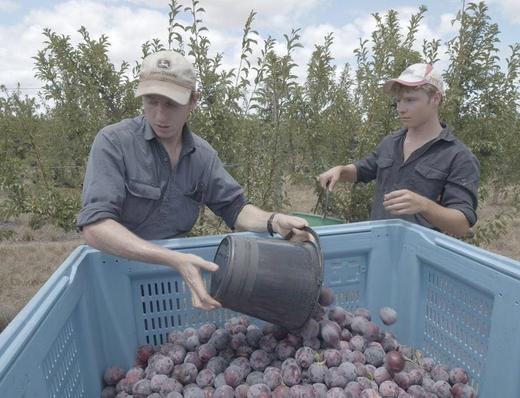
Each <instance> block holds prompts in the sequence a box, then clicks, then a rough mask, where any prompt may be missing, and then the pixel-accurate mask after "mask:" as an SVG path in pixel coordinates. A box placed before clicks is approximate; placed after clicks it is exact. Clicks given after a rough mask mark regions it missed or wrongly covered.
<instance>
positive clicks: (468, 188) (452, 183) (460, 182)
mask: <svg viewBox="0 0 520 398" xmlns="http://www.w3.org/2000/svg"><path fill="white" fill-rule="evenodd" d="M479 180H480V163H479V161H478V159H477V158H476V156H475V155H473V154H472V153H471V152H469V151H467V152H460V153H459V154H457V156H455V158H454V160H453V164H452V167H451V170H450V174H449V175H448V178H447V180H446V185H445V188H444V194H443V195H442V205H443V206H445V207H448V208H451V209H457V210H460V211H461V212H462V213H464V215H465V216H466V218H467V220H468V223H469V225H470V227H472V226H473V225H475V223H476V222H477V204H478V185H479Z"/></svg>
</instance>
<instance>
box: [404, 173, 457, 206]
mask: <svg viewBox="0 0 520 398" xmlns="http://www.w3.org/2000/svg"><path fill="white" fill-rule="evenodd" d="M447 178H448V173H446V172H445V171H442V170H439V169H437V168H435V167H432V166H430V165H428V164H424V163H421V164H418V165H417V166H416V167H415V172H414V174H413V177H412V190H413V191H414V192H416V193H418V194H420V195H422V196H425V197H427V198H429V199H431V200H433V201H435V202H439V203H440V202H441V199H442V198H441V196H442V192H443V190H444V186H445V185H446V179H447Z"/></svg>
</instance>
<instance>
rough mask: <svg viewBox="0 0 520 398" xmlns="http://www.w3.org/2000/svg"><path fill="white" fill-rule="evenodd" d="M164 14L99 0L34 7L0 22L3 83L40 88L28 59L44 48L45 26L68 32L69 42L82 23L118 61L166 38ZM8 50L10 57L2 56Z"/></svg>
mask: <svg viewBox="0 0 520 398" xmlns="http://www.w3.org/2000/svg"><path fill="white" fill-rule="evenodd" d="M167 23H168V20H167V16H165V15H164V14H163V13H161V12H159V11H154V10H149V9H131V8H128V7H125V6H117V5H110V4H102V3H99V2H95V1H76V0H73V1H67V2H64V3H60V4H58V5H56V6H54V7H53V8H49V9H33V10H30V11H29V13H28V14H27V15H26V16H25V17H24V18H23V20H22V21H21V22H20V23H18V24H16V25H11V26H7V27H6V26H0V43H2V45H1V47H0V55H2V56H1V57H0V71H1V74H2V79H1V80H2V81H1V82H0V83H2V84H4V85H6V86H7V87H15V86H16V84H17V83H18V82H20V84H21V86H22V87H39V86H40V82H39V81H38V80H36V79H35V78H34V70H33V68H34V60H33V59H32V58H31V57H33V56H35V55H36V53H37V51H38V50H40V49H42V48H43V47H44V44H43V41H44V40H45V37H44V36H43V35H42V32H43V29H44V28H50V29H51V30H52V31H54V32H55V33H57V34H59V35H68V36H70V38H71V43H72V44H74V45H75V44H77V43H78V42H79V41H80V40H81V36H80V34H79V33H78V29H79V28H80V27H81V26H82V25H84V26H85V27H86V28H87V31H88V32H89V34H90V36H91V38H92V39H99V37H100V36H101V35H102V34H105V35H106V36H108V41H109V43H110V46H109V55H110V57H111V60H112V61H113V62H114V63H115V64H116V65H119V64H120V63H121V61H123V60H126V61H128V62H130V63H131V64H133V62H134V61H135V60H138V59H140V54H141V44H142V43H144V42H145V41H147V40H151V39H152V38H154V37H159V38H161V39H162V41H163V43H164V42H165V41H166V38H167V37H166V36H167ZM6 54H8V55H9V57H6V56H5V55H6Z"/></svg>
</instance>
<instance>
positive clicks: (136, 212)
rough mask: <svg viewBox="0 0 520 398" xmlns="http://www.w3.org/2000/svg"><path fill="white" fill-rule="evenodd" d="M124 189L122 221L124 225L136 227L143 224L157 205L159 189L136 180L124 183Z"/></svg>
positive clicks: (159, 197)
mask: <svg viewBox="0 0 520 398" xmlns="http://www.w3.org/2000/svg"><path fill="white" fill-rule="evenodd" d="M125 188H126V198H125V203H124V206H123V213H122V219H123V221H124V222H125V223H128V224H130V225H133V226H137V225H139V224H141V223H143V222H144V221H145V220H146V218H147V217H148V216H149V215H150V214H151V213H152V211H153V210H154V209H155V208H156V207H157V205H158V204H159V200H160V199H161V188H160V187H158V186H155V185H151V184H148V183H144V182H140V181H136V180H128V181H125Z"/></svg>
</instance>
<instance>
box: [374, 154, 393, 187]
mask: <svg viewBox="0 0 520 398" xmlns="http://www.w3.org/2000/svg"><path fill="white" fill-rule="evenodd" d="M376 163H377V183H378V186H379V189H381V190H383V191H384V192H387V191H388V189H387V188H388V186H389V185H390V183H391V181H392V165H393V164H394V159H391V158H382V157H381V158H378V159H377V160H376Z"/></svg>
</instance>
